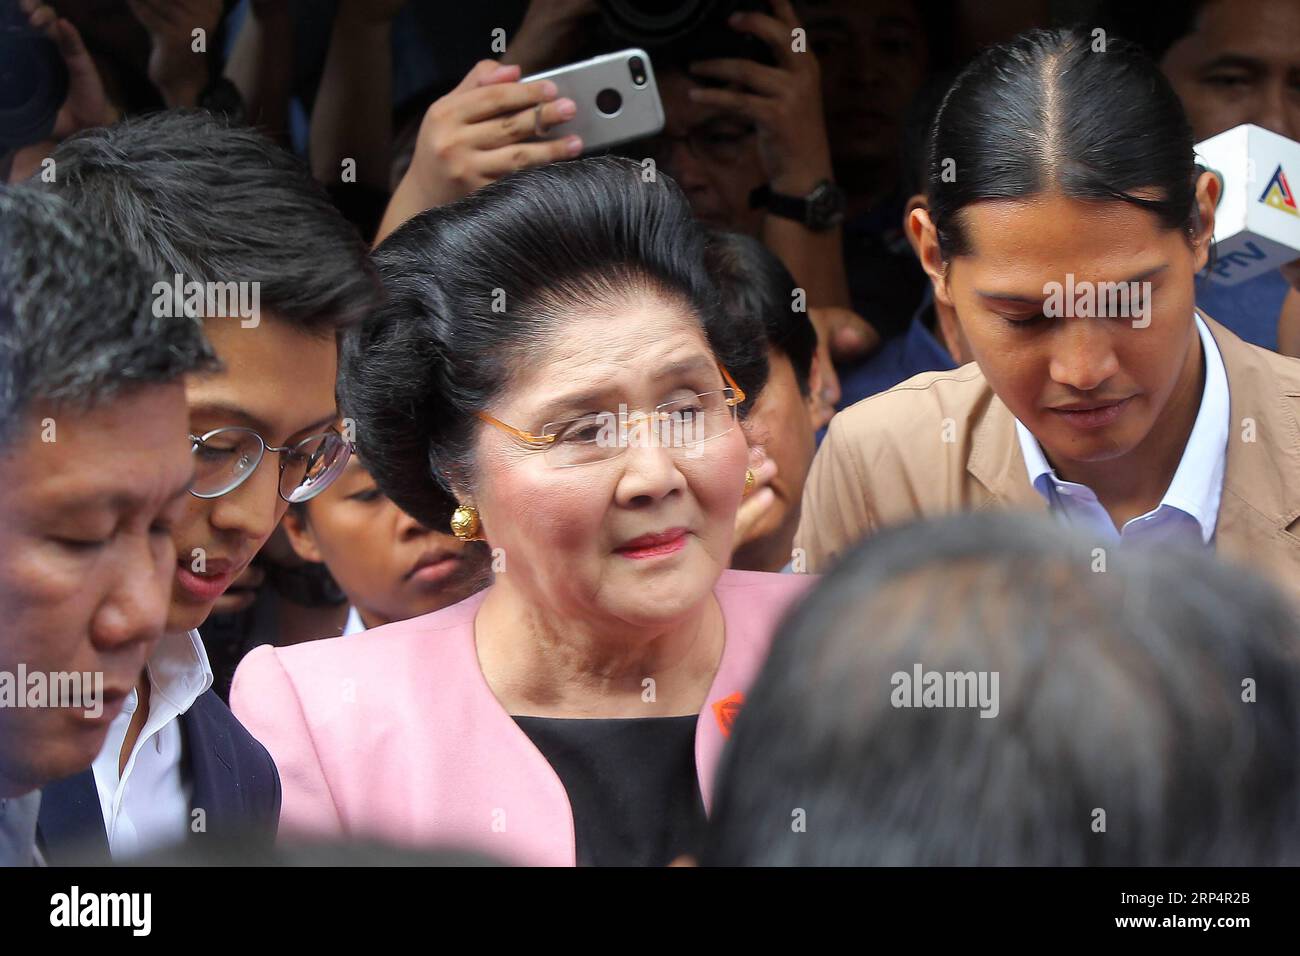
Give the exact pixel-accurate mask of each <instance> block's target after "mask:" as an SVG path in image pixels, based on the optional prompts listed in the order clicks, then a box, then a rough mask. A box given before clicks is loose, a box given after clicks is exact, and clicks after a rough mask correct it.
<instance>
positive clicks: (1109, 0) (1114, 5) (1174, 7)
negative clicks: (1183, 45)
mask: <svg viewBox="0 0 1300 956" xmlns="http://www.w3.org/2000/svg"><path fill="white" fill-rule="evenodd" d="M1208 2H1209V0H1142V2H1141V3H1134V2H1133V0H1103V2H1102V3H1101V4H1100V6H1099V8H1098V10H1097V20H1098V23H1099V25H1100V26H1101V27H1102V29H1104V30H1106V32H1107V33H1114V34H1116V35H1118V36H1121V37H1123V38H1124V39H1126V40H1132V41H1133V42H1134V43H1136V44H1138V45H1139V46H1140V47H1142V49H1143V50H1145V51H1146V53H1147V56H1149V57H1151V59H1153V60H1155V61H1156V62H1157V63H1158V62H1159V61H1160V60H1162V59H1164V56H1165V54H1166V53H1168V52H1169V48H1170V47H1172V46H1173V45H1174V44H1175V43H1177V42H1178V41H1179V40H1181V39H1182V38H1183V37H1185V36H1187V34H1189V33H1191V32H1192V31H1193V30H1194V29H1195V28H1196V21H1197V19H1198V18H1199V17H1200V15H1201V11H1202V10H1204V9H1205V6H1206V4H1207V3H1208Z"/></svg>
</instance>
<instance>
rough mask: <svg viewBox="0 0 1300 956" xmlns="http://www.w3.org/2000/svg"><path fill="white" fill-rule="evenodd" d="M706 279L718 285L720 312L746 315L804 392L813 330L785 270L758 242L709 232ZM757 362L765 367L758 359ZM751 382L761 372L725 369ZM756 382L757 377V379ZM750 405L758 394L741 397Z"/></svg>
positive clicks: (809, 371)
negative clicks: (754, 321)
mask: <svg viewBox="0 0 1300 956" xmlns="http://www.w3.org/2000/svg"><path fill="white" fill-rule="evenodd" d="M706 255H707V262H708V268H709V274H710V275H712V276H713V280H714V282H716V283H717V285H718V292H719V294H720V295H721V297H722V310H723V312H724V313H726V314H727V315H728V316H752V317H754V318H755V319H757V320H758V321H759V322H760V323H762V326H763V334H764V336H765V338H766V341H767V345H768V346H769V347H770V348H773V349H775V350H776V351H777V352H779V353H780V354H782V355H784V356H785V357H786V358H787V359H789V360H790V365H791V366H792V367H793V369H794V377H795V381H796V382H797V383H798V385H799V394H800V395H802V396H804V397H805V398H806V397H807V396H808V391H809V385H808V381H809V377H810V376H811V375H812V364H813V356H814V355H816V353H817V331H816V329H814V328H813V324H812V319H810V318H809V317H808V313H807V311H804V310H802V309H801V308H799V302H800V301H801V298H802V297H797V296H796V292H797V290H798V284H797V283H796V282H795V281H794V277H793V276H792V275H790V272H789V270H787V269H786V267H785V265H784V264H783V263H782V262H781V260H780V259H779V258H778V257H777V255H776V254H775V253H774V252H772V251H771V250H770V249H768V248H767V246H765V245H763V243H762V242H760V241H759V240H757V239H755V238H754V237H752V236H746V235H743V234H741V233H738V232H724V231H722V230H713V231H711V232H710V233H709V245H708V251H707V253H706ZM756 357H757V358H758V359H760V360H762V361H763V364H764V365H766V359H765V356H763V355H757V356H756ZM731 372H732V374H733V375H736V376H737V378H739V377H740V376H741V375H742V374H744V375H746V376H747V377H749V378H750V379H751V380H753V377H754V376H762V374H763V371H762V369H760V368H755V369H753V370H752V372H751V371H749V370H742V369H738V368H733V369H731ZM760 380H761V378H760ZM747 394H748V398H747V399H746V403H747V404H752V403H753V401H754V399H756V398H757V397H758V392H757V391H754V392H753V393H747Z"/></svg>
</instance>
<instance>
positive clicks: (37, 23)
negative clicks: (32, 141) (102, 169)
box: [19, 0, 121, 140]
mask: <svg viewBox="0 0 1300 956" xmlns="http://www.w3.org/2000/svg"><path fill="white" fill-rule="evenodd" d="M19 2H20V8H21V9H22V11H23V13H25V14H27V22H28V24H29V25H30V26H31V27H32V29H34V30H40V31H42V32H43V33H44V34H45V35H46V36H47V37H49V38H50V39H51V40H53V41H54V44H55V46H57V47H58V48H59V53H60V54H61V55H62V57H63V62H64V64H65V65H66V66H67V68H68V98H67V99H66V100H64V101H63V105H62V106H61V107H60V108H59V113H58V116H57V117H56V118H55V120H54V138H55V139H56V140H61V139H65V138H67V137H68V136H71V135H72V134H73V133H76V132H78V131H79V130H83V129H89V128H91V127H92V126H111V125H112V124H114V123H116V122H117V121H118V120H119V119H121V114H120V113H119V112H118V111H117V108H116V107H114V106H113V104H112V103H110V102H109V100H108V94H107V93H105V92H104V81H103V79H102V78H101V77H100V75H99V70H98V69H97V68H96V67H95V61H94V59H92V58H91V56H90V53H89V52H88V51H87V50H86V44H85V43H83V42H82V40H81V34H80V33H79V32H77V28H76V27H75V26H73V25H72V22H71V21H70V20H65V19H63V18H62V17H60V16H59V15H58V14H57V13H56V12H55V10H54V8H53V7H51V6H50V5H49V4H46V3H42V2H41V0H19Z"/></svg>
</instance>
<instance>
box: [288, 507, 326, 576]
mask: <svg viewBox="0 0 1300 956" xmlns="http://www.w3.org/2000/svg"><path fill="white" fill-rule="evenodd" d="M280 524H281V525H282V526H283V527H284V535H285V537H286V538H288V539H289V547H291V548H293V551H294V554H296V555H298V557H300V558H302V559H303V560H304V561H310V562H312V563H314V564H323V563H324V560H325V559H324V558H322V557H321V553H320V548H319V547H318V546H317V544H316V534H315V532H313V531H312V530H311V521H309V520H308V518H307V509H306V507H305V506H297V505H295V506H293V507H291V508H290V509H289V510H288V511H286V512H285V513H284V517H283V518H281V519H280Z"/></svg>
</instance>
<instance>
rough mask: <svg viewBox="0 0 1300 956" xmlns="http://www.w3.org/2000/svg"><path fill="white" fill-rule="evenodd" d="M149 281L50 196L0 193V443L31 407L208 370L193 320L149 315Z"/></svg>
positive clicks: (94, 397)
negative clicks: (35, 404)
mask: <svg viewBox="0 0 1300 956" xmlns="http://www.w3.org/2000/svg"><path fill="white" fill-rule="evenodd" d="M154 279H155V276H154V275H153V274H151V273H150V272H149V271H148V270H147V269H146V268H145V267H144V265H143V264H142V263H141V262H140V260H139V259H138V258H136V257H135V256H134V255H132V254H131V253H130V252H129V251H128V250H126V249H125V248H123V247H122V246H120V245H118V244H117V243H115V242H113V241H112V240H110V239H109V238H108V237H106V236H103V235H99V234H98V233H97V232H96V231H95V229H94V227H93V226H92V225H91V224H90V223H89V222H87V221H86V220H84V219H83V218H82V217H81V216H80V215H78V213H77V211H76V210H75V209H72V208H71V207H70V206H69V205H68V204H67V203H65V202H63V201H62V200H61V199H59V198H58V197H57V196H50V195H47V194H44V193H41V192H38V191H36V190H34V189H31V188H28V187H22V186H15V187H9V188H4V187H0V442H6V443H7V442H8V441H9V440H10V439H11V438H12V437H13V432H14V431H15V429H16V426H17V424H18V421H19V420H20V419H21V417H22V416H23V415H24V414H25V413H26V412H27V410H28V409H29V408H30V407H31V406H32V405H33V404H34V403H36V402H42V401H44V402H50V403H53V404H55V405H58V406H64V407H70V408H82V409H85V408H91V407H94V406H96V405H98V404H100V403H102V402H105V401H108V400H110V399H112V398H114V397H115V396H117V395H119V394H120V393H123V392H126V391H129V390H132V389H134V388H136V387H139V386H142V385H148V384H162V383H167V382H173V381H176V380H177V379H179V378H180V377H181V376H182V375H184V374H185V373H186V372H191V371H195V370H198V369H204V368H208V367H211V366H212V365H213V364H214V358H213V355H212V351H211V349H210V348H209V346H208V343H207V341H206V340H205V339H204V338H203V330H202V328H201V327H200V325H199V323H198V322H196V321H194V320H193V319H188V318H184V317H181V318H159V317H156V316H155V315H154V313H153V307H152V302H153V298H152V291H151V290H152V287H153V281H154Z"/></svg>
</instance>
